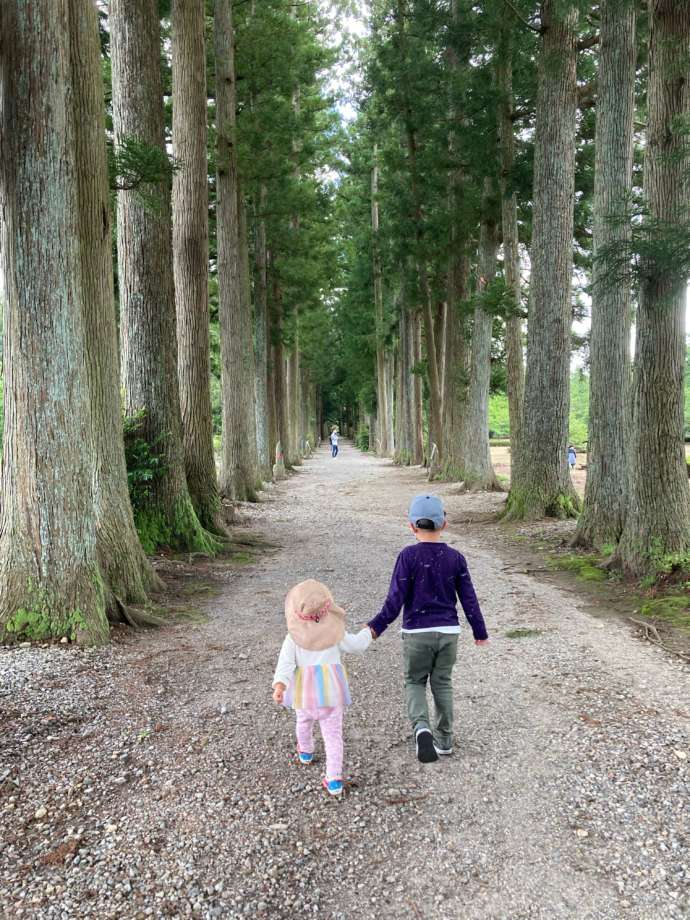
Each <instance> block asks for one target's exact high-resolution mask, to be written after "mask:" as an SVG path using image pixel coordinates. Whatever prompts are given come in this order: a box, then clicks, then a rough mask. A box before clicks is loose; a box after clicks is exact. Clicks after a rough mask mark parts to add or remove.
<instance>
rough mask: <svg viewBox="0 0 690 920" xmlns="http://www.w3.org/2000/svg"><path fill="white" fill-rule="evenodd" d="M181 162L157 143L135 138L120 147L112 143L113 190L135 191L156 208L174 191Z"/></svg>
mask: <svg viewBox="0 0 690 920" xmlns="http://www.w3.org/2000/svg"><path fill="white" fill-rule="evenodd" d="M180 168H181V164H179V163H177V162H176V161H175V160H173V158H172V157H169V156H168V155H167V153H165V151H163V150H161V148H160V147H157V146H156V145H152V144H147V143H146V142H145V141H141V140H139V139H138V138H135V137H126V138H123V139H122V141H121V142H120V144H119V146H118V147H115V146H113V145H112V144H109V145H108V174H109V176H110V188H111V190H112V191H114V192H115V191H135V192H136V193H137V195H138V196H139V198H140V199H141V201H142V202H143V203H144V204H145V205H146V206H147V207H149V208H151V209H152V210H157V209H159V208H160V207H161V206H162V204H163V202H164V201H165V199H166V197H167V196H168V195H169V194H170V187H171V184H172V177H173V173H174V172H176V171H177V170H178V169H180Z"/></svg>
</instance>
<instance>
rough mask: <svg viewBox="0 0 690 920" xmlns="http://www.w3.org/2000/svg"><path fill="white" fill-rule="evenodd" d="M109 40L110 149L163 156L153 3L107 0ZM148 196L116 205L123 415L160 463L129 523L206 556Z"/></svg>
mask: <svg viewBox="0 0 690 920" xmlns="http://www.w3.org/2000/svg"><path fill="white" fill-rule="evenodd" d="M110 39H111V53H112V74H113V125H114V130H115V144H116V147H117V146H120V145H121V144H122V143H123V142H124V141H126V140H128V139H130V138H136V139H137V140H139V141H142V142H144V143H146V144H149V145H150V146H151V147H158V149H159V150H161V151H163V152H165V135H164V118H163V87H162V80H161V68H160V22H159V19H158V4H157V2H156V0H140V2H139V3H131V2H128V0H111V3H110ZM156 192H157V194H158V199H159V200H158V202H157V207H156V208H155V209H154V208H151V207H150V206H149V207H147V206H146V205H144V204H143V203H142V201H141V199H140V197H139V196H138V195H137V193H136V192H134V191H121V192H120V193H119V195H118V201H117V244H118V263H119V266H118V267H119V280H120V338H121V347H122V369H121V372H122V378H123V384H124V391H125V410H126V412H127V415H129V416H132V417H135V416H138V415H139V414H140V413H143V419H142V422H141V432H142V436H143V438H144V440H145V441H146V442H147V443H148V445H149V446H150V449H151V451H152V452H154V453H156V454H158V455H159V456H160V458H161V474H160V476H159V477H158V478H157V479H156V480H155V481H154V482H153V483H152V484H151V494H150V496H149V497H148V498H147V499H146V500H145V502H143V506H142V507H141V508H140V509H137V510H136V511H135V521H136V524H137V529H138V531H139V535H140V537H141V540H142V543H143V545H144V548H145V549H148V550H151V551H152V550H153V549H155V547H157V546H172V547H175V548H178V549H185V550H194V551H198V552H213V551H214V550H215V549H216V548H217V542H216V541H215V540H214V539H212V538H211V537H210V535H209V534H208V532H207V531H205V530H204V529H203V527H202V526H201V524H200V523H199V519H198V518H197V516H196V512H195V511H194V507H193V506H192V502H191V499H190V497H189V491H188V490H187V481H186V478H185V469H184V449H183V445H182V419H181V415H180V397H179V387H178V379H177V333H176V329H175V326H176V323H175V291H174V285H173V261H172V223H171V215H170V187H169V184H168V182H166V181H161V182H159V183H158V185H157V188H156Z"/></svg>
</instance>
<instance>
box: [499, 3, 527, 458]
mask: <svg viewBox="0 0 690 920" xmlns="http://www.w3.org/2000/svg"><path fill="white" fill-rule="evenodd" d="M512 27H513V23H512V22H511V21H510V19H508V20H506V25H505V28H504V31H503V35H502V43H501V53H500V55H499V62H498V66H497V70H498V73H497V80H498V86H499V92H500V94H501V98H500V103H499V108H498V113H499V125H498V135H499V143H500V155H501V227H502V232H503V274H504V278H505V284H506V287H507V289H508V290H509V291H510V292H511V294H512V299H513V303H512V307H511V310H510V313H509V314H508V315H507V316H506V321H505V323H506V333H505V335H506V338H505V343H506V344H505V348H506V392H507V395H508V419H509V425H510V449H511V454H512V455H514V456H517V455H518V454H519V451H520V447H519V445H520V435H521V431H522V414H523V406H524V396H525V360H524V355H523V341H522V339H523V332H522V316H521V315H520V305H521V300H522V296H521V295H522V292H521V283H520V251H519V248H518V219H517V195H516V194H515V192H514V191H513V189H512V184H513V178H512V177H513V165H514V162H515V135H514V128H513V110H514V100H513V57H512V54H513V43H512V34H513V33H512Z"/></svg>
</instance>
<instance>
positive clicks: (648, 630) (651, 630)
mask: <svg viewBox="0 0 690 920" xmlns="http://www.w3.org/2000/svg"><path fill="white" fill-rule="evenodd" d="M628 619H629V620H630V622H631V623H634V624H635V626H639V627H641V628H642V629H643V630H644V635H643V636H642V638H643V639H644V640H645V641H646V642H651V643H652V645H656V646H658V647H659V648H660V649H662V650H663V651H664V652H668V654H669V655H675V656H676V658H681V659H682V660H683V661H690V655H688V654H687V653H686V652H677V651H676V650H675V649H672V648H669V647H668V646H667V645H664V643H663V642H662V641H661V636H660V635H659V630H658V629H657V628H656V626H655V625H654V624H653V623H645V622H644V620H637V619H635V617H628Z"/></svg>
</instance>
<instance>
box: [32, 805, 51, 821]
mask: <svg viewBox="0 0 690 920" xmlns="http://www.w3.org/2000/svg"><path fill="white" fill-rule="evenodd" d="M47 814H48V809H47V808H45V807H44V806H43V805H41V807H40V808H37V809H36V813H35V814H34V818H35V819H36V820H37V821H40V820H41V819H42V818H45V816H46V815H47Z"/></svg>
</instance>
